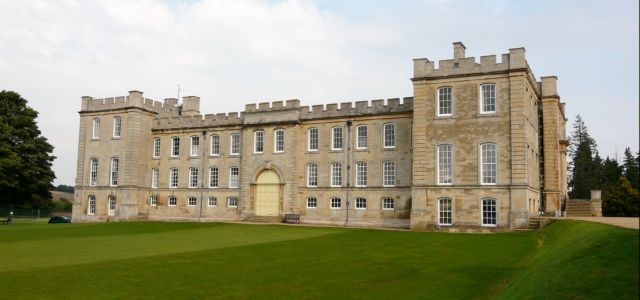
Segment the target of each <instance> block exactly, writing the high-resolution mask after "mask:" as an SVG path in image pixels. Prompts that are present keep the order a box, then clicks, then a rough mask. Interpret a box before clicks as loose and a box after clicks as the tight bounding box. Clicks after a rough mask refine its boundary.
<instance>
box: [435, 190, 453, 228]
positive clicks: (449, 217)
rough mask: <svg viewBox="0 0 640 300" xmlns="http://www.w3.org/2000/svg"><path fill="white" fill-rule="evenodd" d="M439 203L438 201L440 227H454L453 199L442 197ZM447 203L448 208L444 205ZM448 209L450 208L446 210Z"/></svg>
mask: <svg viewBox="0 0 640 300" xmlns="http://www.w3.org/2000/svg"><path fill="white" fill-rule="evenodd" d="M437 201H438V225H439V226H452V225H453V199H451V198H449V197H440V198H438V200H437ZM445 202H448V207H446V205H443V204H447V203H445ZM443 206H444V207H443ZM446 208H448V210H446ZM443 221H444V222H443ZM446 221H449V222H448V223H447V222H446Z"/></svg>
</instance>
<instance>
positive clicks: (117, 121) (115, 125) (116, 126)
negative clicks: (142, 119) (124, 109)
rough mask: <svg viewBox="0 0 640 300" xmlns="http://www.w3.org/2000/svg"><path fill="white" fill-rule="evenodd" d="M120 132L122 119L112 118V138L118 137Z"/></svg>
mask: <svg viewBox="0 0 640 300" xmlns="http://www.w3.org/2000/svg"><path fill="white" fill-rule="evenodd" d="M121 131H122V119H120V117H119V116H115V117H113V137H114V138H118V137H120V132H121Z"/></svg>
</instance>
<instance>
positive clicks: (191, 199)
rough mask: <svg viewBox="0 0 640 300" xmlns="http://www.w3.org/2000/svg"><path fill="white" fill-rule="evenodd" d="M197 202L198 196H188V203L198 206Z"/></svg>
mask: <svg viewBox="0 0 640 300" xmlns="http://www.w3.org/2000/svg"><path fill="white" fill-rule="evenodd" d="M196 202H197V200H196V197H189V198H187V204H188V205H189V206H196Z"/></svg>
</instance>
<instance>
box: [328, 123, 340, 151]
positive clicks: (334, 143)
mask: <svg viewBox="0 0 640 300" xmlns="http://www.w3.org/2000/svg"><path fill="white" fill-rule="evenodd" d="M331 150H342V127H337V126H336V127H333V128H331Z"/></svg>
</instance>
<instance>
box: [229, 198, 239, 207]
mask: <svg viewBox="0 0 640 300" xmlns="http://www.w3.org/2000/svg"><path fill="white" fill-rule="evenodd" d="M232 199H233V200H234V201H233V202H235V204H233V205H232V204H231V202H232V201H231V200H232ZM227 207H229V208H237V207H238V197H235V196H229V197H227Z"/></svg>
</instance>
